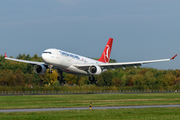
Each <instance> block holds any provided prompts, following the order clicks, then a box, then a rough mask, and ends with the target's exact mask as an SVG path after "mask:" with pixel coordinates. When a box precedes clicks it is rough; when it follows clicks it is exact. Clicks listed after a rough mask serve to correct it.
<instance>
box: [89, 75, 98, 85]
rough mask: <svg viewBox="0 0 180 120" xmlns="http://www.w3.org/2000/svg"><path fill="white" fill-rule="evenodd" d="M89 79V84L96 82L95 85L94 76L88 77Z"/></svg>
mask: <svg viewBox="0 0 180 120" xmlns="http://www.w3.org/2000/svg"><path fill="white" fill-rule="evenodd" d="M89 81H90V82H91V84H96V85H97V80H96V78H95V77H94V76H91V77H89Z"/></svg>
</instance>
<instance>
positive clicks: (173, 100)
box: [0, 93, 180, 109]
mask: <svg viewBox="0 0 180 120" xmlns="http://www.w3.org/2000/svg"><path fill="white" fill-rule="evenodd" d="M90 103H92V106H125V105H126V106H127V105H170V104H180V94H179V93H151V94H83V95H82V94H78V95H24V96H0V109H16V108H57V107H88V106H89V104H90Z"/></svg>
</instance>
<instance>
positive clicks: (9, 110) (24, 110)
mask: <svg viewBox="0 0 180 120" xmlns="http://www.w3.org/2000/svg"><path fill="white" fill-rule="evenodd" d="M156 107H158V108H161V107H180V105H145V106H113V107H92V109H94V110H95V109H120V108H123V109H128V108H156ZM88 109H89V107H75V108H38V109H5V110H0V113H2V112H40V111H62V110H88Z"/></svg>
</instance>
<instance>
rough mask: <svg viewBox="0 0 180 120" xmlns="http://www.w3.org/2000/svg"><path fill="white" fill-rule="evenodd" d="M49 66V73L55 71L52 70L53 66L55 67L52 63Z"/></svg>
mask: <svg viewBox="0 0 180 120" xmlns="http://www.w3.org/2000/svg"><path fill="white" fill-rule="evenodd" d="M48 67H49V73H53V71H52V67H53V66H52V65H49V66H48Z"/></svg>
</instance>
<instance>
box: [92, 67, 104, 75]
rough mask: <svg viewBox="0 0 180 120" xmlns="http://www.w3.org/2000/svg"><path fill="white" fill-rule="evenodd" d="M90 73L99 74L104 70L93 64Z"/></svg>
mask: <svg viewBox="0 0 180 120" xmlns="http://www.w3.org/2000/svg"><path fill="white" fill-rule="evenodd" d="M89 73H90V74H91V75H99V74H101V73H102V70H101V68H100V67H99V66H97V65H93V66H91V67H89Z"/></svg>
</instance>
